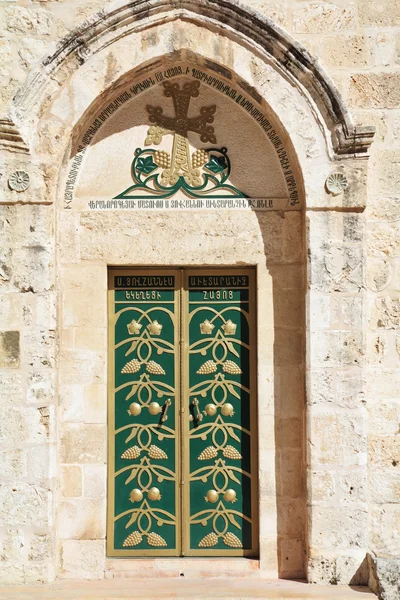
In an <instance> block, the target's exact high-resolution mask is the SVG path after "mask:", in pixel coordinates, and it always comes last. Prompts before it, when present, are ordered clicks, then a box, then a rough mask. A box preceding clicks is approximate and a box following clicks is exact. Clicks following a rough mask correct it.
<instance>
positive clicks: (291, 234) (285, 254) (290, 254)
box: [282, 211, 304, 262]
mask: <svg viewBox="0 0 400 600" xmlns="http://www.w3.org/2000/svg"><path fill="white" fill-rule="evenodd" d="M284 215H285V218H284V220H283V228H282V261H284V262H299V261H300V260H302V259H303V258H304V256H303V255H304V249H303V244H302V231H303V214H302V213H301V212H300V211H292V212H289V211H287V212H286V213H284Z"/></svg>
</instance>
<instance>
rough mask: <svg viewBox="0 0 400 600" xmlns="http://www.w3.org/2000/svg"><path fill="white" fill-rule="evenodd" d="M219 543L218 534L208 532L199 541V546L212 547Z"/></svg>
mask: <svg viewBox="0 0 400 600" xmlns="http://www.w3.org/2000/svg"><path fill="white" fill-rule="evenodd" d="M217 544H218V536H217V535H215V533H208V534H207V535H206V536H205V537H203V538H202V539H201V540H200V541H199V548H212V547H213V546H216V545H217Z"/></svg>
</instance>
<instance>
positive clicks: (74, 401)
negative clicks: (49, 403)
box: [60, 385, 84, 423]
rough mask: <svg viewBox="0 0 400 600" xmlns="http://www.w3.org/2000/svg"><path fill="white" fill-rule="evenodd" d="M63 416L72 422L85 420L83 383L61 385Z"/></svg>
mask: <svg viewBox="0 0 400 600" xmlns="http://www.w3.org/2000/svg"><path fill="white" fill-rule="evenodd" d="M60 405H61V418H62V420H63V421H66V422H69V423H72V422H79V421H82V420H83V415H84V387H83V386H81V385H62V386H61V387H60Z"/></svg>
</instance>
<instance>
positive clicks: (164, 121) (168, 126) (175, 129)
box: [145, 81, 217, 186]
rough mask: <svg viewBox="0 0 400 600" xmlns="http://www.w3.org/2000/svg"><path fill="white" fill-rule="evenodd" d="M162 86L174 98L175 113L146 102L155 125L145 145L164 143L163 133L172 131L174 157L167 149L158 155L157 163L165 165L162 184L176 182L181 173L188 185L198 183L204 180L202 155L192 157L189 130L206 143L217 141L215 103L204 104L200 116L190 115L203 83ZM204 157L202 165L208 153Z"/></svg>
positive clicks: (165, 92) (165, 94)
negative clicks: (201, 173)
mask: <svg viewBox="0 0 400 600" xmlns="http://www.w3.org/2000/svg"><path fill="white" fill-rule="evenodd" d="M163 85H164V96H165V97H166V98H172V101H173V104H174V109H175V116H174V117H167V116H166V115H164V113H163V109H162V108H161V107H160V106H150V105H147V106H146V110H147V112H148V115H149V120H150V123H155V126H153V127H150V129H149V131H148V135H147V138H146V141H145V145H146V146H149V145H150V144H156V145H158V144H160V143H161V140H162V137H163V135H165V134H167V133H173V134H174V142H173V146H172V160H170V159H169V155H168V153H166V152H165V151H164V152H162V153H161V152H159V153H158V155H156V157H155V162H156V163H158V164H159V165H160V166H161V167H166V169H165V170H164V171H163V173H162V175H161V183H162V184H163V185H167V186H171V185H175V183H176V182H177V181H178V179H179V176H181V175H182V176H183V177H184V178H185V180H186V183H188V184H189V185H191V186H199V185H201V183H202V180H201V178H200V172H199V171H198V170H197V168H196V167H198V166H201V163H202V161H201V154H200V152H198V153H197V154H198V155H199V156H197V154H196V153H195V154H194V156H193V157H192V160H191V157H190V149H189V142H188V138H187V135H188V132H189V131H193V132H195V133H198V134H199V135H200V140H201V141H202V142H203V143H207V142H210V143H211V144H215V143H216V142H217V139H216V137H215V135H214V127H211V125H209V124H210V123H213V122H214V114H215V110H216V106H215V104H213V105H211V106H202V107H201V108H200V115H198V116H197V117H188V112H189V104H190V99H191V98H197V96H198V95H199V87H200V82H199V81H192V82H186V83H184V84H183V86H182V89H180V88H179V84H178V83H170V82H165V83H164V84H163ZM203 158H204V162H203V164H205V162H207V160H208V158H207V157H206V156H204V157H203ZM157 159H158V160H157Z"/></svg>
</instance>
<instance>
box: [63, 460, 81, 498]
mask: <svg viewBox="0 0 400 600" xmlns="http://www.w3.org/2000/svg"><path fill="white" fill-rule="evenodd" d="M61 494H62V496H63V497H64V498H76V497H79V496H82V468H81V467H79V466H78V465H73V466H63V467H61Z"/></svg>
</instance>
